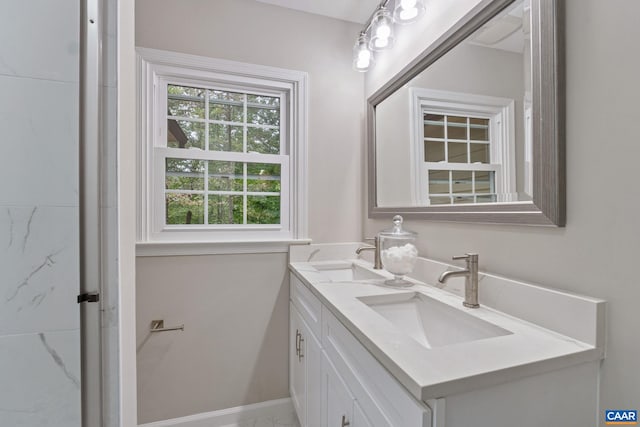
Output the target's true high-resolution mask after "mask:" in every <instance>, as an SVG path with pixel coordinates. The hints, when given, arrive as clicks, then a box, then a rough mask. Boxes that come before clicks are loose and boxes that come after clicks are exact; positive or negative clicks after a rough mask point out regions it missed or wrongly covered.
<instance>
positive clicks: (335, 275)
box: [312, 262, 385, 282]
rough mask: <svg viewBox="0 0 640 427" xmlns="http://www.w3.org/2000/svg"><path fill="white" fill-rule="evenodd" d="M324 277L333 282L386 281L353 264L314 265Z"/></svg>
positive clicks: (382, 277) (378, 275)
mask: <svg viewBox="0 0 640 427" xmlns="http://www.w3.org/2000/svg"><path fill="white" fill-rule="evenodd" d="M312 265H313V267H314V268H315V269H316V270H318V271H319V272H320V273H321V274H322V275H323V276H325V277H326V278H327V279H329V280H330V281H332V282H353V281H359V280H375V279H384V278H385V277H384V276H381V275H380V274H376V273H374V272H372V271H370V270H367V269H366V268H364V267H362V266H360V265H358V264H355V263H352V262H337V263H329V264H325V263H322V264H312Z"/></svg>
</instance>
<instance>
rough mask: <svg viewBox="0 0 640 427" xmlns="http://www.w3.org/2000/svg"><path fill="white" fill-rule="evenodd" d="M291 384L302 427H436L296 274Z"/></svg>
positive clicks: (421, 406)
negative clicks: (432, 426) (433, 426)
mask: <svg viewBox="0 0 640 427" xmlns="http://www.w3.org/2000/svg"><path fill="white" fill-rule="evenodd" d="M289 342H290V350H289V365H290V368H289V375H290V378H289V383H290V392H291V398H292V401H293V404H294V407H295V410H296V413H297V414H298V419H299V421H300V424H301V426H302V427H310V426H322V427H342V426H344V427H346V426H349V427H360V426H362V427H368V426H376V427H385V426H389V427H391V426H397V427H400V426H402V427H431V425H432V424H431V411H430V408H429V407H428V406H427V405H425V404H424V403H422V402H418V401H417V400H416V399H414V398H413V397H412V396H410V395H409V393H408V392H407V391H406V390H405V389H404V388H403V387H402V386H401V385H400V384H399V383H398V382H397V381H396V380H395V379H394V378H393V377H392V376H391V374H390V373H389V372H387V371H386V370H385V368H383V367H382V365H380V364H379V363H378V362H377V361H376V360H375V358H374V357H373V356H372V355H371V354H370V353H369V352H368V351H367V350H366V349H365V348H364V347H363V346H362V345H361V344H360V343H359V342H358V341H357V339H356V338H355V337H354V336H353V335H352V334H351V333H350V332H349V331H348V330H347V329H346V328H345V327H344V326H343V325H342V324H341V323H340V322H339V321H338V319H337V318H336V317H335V316H334V315H333V314H332V313H331V312H330V311H329V310H328V309H327V308H326V307H324V306H323V305H322V303H321V302H320V300H319V299H318V298H316V297H315V296H314V295H313V294H312V293H311V291H310V290H309V289H307V287H306V286H305V285H303V284H302V282H300V280H299V279H298V278H297V277H296V276H295V275H293V274H291V304H290V335H289Z"/></svg>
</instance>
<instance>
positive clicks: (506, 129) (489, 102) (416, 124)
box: [409, 87, 517, 205]
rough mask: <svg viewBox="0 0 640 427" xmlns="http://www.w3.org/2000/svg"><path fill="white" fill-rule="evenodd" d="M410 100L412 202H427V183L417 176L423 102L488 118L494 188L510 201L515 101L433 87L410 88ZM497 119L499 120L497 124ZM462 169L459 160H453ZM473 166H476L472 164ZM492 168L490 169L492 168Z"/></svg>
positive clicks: (421, 152)
mask: <svg viewBox="0 0 640 427" xmlns="http://www.w3.org/2000/svg"><path fill="white" fill-rule="evenodd" d="M409 102H410V109H409V111H410V112H411V121H412V123H413V126H411V140H412V145H413V150H412V151H411V153H412V156H413V160H412V161H411V162H410V165H411V178H412V179H411V185H412V187H413V188H412V197H413V203H414V204H416V205H428V204H429V200H428V197H425V196H424V195H425V194H428V187H427V188H424V187H425V185H424V183H423V181H424V180H422V179H420V176H421V175H422V174H421V170H422V169H423V166H424V144H423V141H424V125H423V121H422V120H418V118H421V117H422V109H423V107H424V106H427V107H428V108H433V109H437V110H442V111H443V112H445V113H451V112H456V111H463V112H464V114H468V113H477V114H481V115H484V116H485V117H487V118H490V119H491V123H492V124H491V126H493V128H492V129H491V133H492V134H493V135H495V138H494V137H492V143H491V146H490V150H491V162H492V163H493V164H499V165H500V168H497V169H495V168H493V169H495V170H496V177H497V179H496V181H497V182H496V184H497V185H496V187H497V188H496V191H497V193H498V196H497V197H498V201H499V202H508V201H513V200H514V198H517V194H516V164H515V122H514V120H515V102H514V100H513V99H509V98H500V97H495V96H485V95H475V94H470V93H463V92H451V91H444V90H435V89H424V88H417V87H412V88H409ZM496 120H497V121H499V122H500V123H499V124H497V123H496ZM455 166H456V168H457V169H462V165H461V164H455ZM471 166H473V168H472V169H476V168H475V167H476V166H479V165H471ZM493 169H492V170H493Z"/></svg>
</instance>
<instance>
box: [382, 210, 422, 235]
mask: <svg viewBox="0 0 640 427" xmlns="http://www.w3.org/2000/svg"><path fill="white" fill-rule="evenodd" d="M402 222H403V219H402V217H401V216H400V215H396V216H394V217H393V227H392V228H391V229H389V230H383V231H381V232H380V236H382V237H392V238H396V239H398V238H414V239H415V238H416V237H417V236H418V233H416V232H413V231H410V230H407V229H405V228H402Z"/></svg>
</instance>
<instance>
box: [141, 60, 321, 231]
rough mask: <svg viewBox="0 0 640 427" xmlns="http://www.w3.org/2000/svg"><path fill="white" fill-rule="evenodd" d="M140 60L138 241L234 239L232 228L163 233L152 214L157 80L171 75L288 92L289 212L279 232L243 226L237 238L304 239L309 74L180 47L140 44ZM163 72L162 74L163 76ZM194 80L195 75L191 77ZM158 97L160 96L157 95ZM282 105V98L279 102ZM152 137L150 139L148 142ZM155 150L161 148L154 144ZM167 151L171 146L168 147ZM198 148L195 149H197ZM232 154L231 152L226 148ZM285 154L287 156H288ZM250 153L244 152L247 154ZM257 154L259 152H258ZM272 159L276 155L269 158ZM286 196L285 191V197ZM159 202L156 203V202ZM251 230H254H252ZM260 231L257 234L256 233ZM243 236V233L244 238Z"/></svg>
mask: <svg viewBox="0 0 640 427" xmlns="http://www.w3.org/2000/svg"><path fill="white" fill-rule="evenodd" d="M137 65H138V70H137V71H138V118H139V120H140V126H139V128H138V129H139V130H138V181H137V186H136V188H137V191H138V211H137V216H136V223H137V228H136V230H137V231H136V238H137V240H138V242H160V241H164V240H168V241H173V242H177V241H183V242H184V241H185V240H188V241H192V237H193V240H196V241H205V240H206V241H210V242H225V241H229V240H230V239H233V238H234V236H231V235H230V233H231V232H230V231H221V232H218V231H210V230H209V231H208V230H200V233H201V234H205V236H200V237H196V233H193V232H188V233H186V234H184V235H181V236H179V235H177V233H176V232H175V231H171V232H169V233H165V232H164V231H160V230H164V229H165V227H164V226H163V227H160V228H159V227H158V224H157V220H156V221H155V222H156V223H155V225H154V220H153V219H152V217H155V215H151V212H152V211H157V209H158V206H159V203H160V202H158V201H157V200H156V201H155V202H154V191H153V188H152V186H153V185H154V184H155V185H157V183H154V182H153V181H154V180H153V179H152V177H151V175H150V173H151V172H152V171H153V170H154V168H153V165H151V164H150V163H151V161H152V158H153V156H152V154H153V153H151V149H152V147H154V143H153V135H154V133H156V132H157V131H158V129H157V128H156V125H155V123H158V118H157V117H153V111H152V110H153V109H152V108H150V106H151V105H153V102H154V101H155V100H154V98H153V97H154V96H155V92H156V91H155V90H154V88H155V85H156V84H157V83H158V81H159V80H160V79H162V80H163V79H165V78H171V79H172V80H176V81H180V79H189V81H190V82H193V80H195V81H203V82H205V83H204V84H205V85H206V82H211V81H216V82H221V84H224V85H225V86H228V87H229V88H233V87H234V85H243V86H244V87H247V86H249V87H252V88H254V87H255V88H256V89H257V90H262V91H265V90H271V91H272V92H273V91H274V90H276V89H278V90H280V92H282V91H284V92H286V93H287V96H286V98H288V102H287V103H286V105H287V108H289V109H290V115H289V116H290V117H291V118H292V120H287V121H285V122H284V124H283V126H284V129H283V132H282V133H281V137H283V136H284V135H282V134H283V133H284V132H286V133H287V134H288V135H289V138H290V140H291V144H290V147H289V152H288V153H286V155H288V158H289V161H288V162H285V163H288V165H289V166H290V167H289V168H287V167H284V166H286V165H283V167H282V169H281V171H282V174H283V175H284V174H287V176H288V177H289V179H288V181H289V182H290V187H289V188H285V187H286V186H285V185H284V183H285V181H286V180H283V188H282V191H281V193H282V194H283V196H285V195H286V194H287V192H288V193H289V194H288V197H287V200H283V203H282V205H283V209H284V208H287V207H288V209H287V210H288V215H287V216H286V217H285V216H284V215H281V221H282V224H281V231H279V232H277V233H273V232H267V234H266V235H261V234H262V232H256V231H255V230H253V231H252V230H251V229H248V230H242V231H240V235H238V234H237V232H235V233H236V235H235V237H239V238H240V239H241V240H256V239H257V240H265V239H273V240H276V241H282V240H299V239H306V238H307V233H308V223H307V222H308V215H307V211H308V199H307V186H308V184H307V161H308V160H307V139H308V138H307V134H308V104H309V96H308V79H309V77H308V74H307V73H305V72H301V71H293V70H286V69H282V68H275V67H267V66H262V65H255V64H247V63H241V62H235V61H228V60H223V59H214V58H207V57H201V56H196V55H188V54H182V53H176V52H169V51H162V50H155V49H147V48H137ZM159 76H161V77H159ZM191 79H193V80H191ZM158 101H159V100H158ZM281 105H284V103H281ZM150 140H151V142H150ZM154 149H155V150H157V148H154ZM165 150H169V149H166V148H165ZM196 151H197V150H194V154H196ZM227 154H228V155H229V156H232V157H233V155H232V154H233V153H227ZM286 155H285V156H283V157H287V156H286ZM206 156H207V155H206V153H204V152H201V153H199V155H197V158H200V157H206ZM245 156H246V154H245ZM256 157H259V156H256ZM267 163H273V160H270V161H267ZM285 197H286V196H285ZM154 203H155V204H154ZM252 233H253V234H252ZM256 233H258V234H256ZM243 236H244V237H243Z"/></svg>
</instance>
